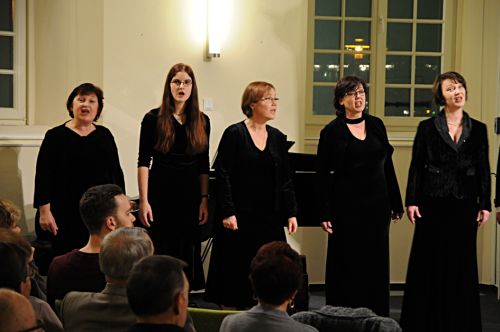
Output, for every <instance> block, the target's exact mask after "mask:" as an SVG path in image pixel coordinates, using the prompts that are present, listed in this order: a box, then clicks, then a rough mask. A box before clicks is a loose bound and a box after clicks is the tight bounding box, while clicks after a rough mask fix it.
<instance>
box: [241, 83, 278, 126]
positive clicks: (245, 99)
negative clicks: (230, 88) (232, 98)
mask: <svg viewBox="0 0 500 332" xmlns="http://www.w3.org/2000/svg"><path fill="white" fill-rule="evenodd" d="M270 90H276V89H275V88H274V85H272V84H271V83H268V82H264V81H255V82H252V83H250V84H248V85H247V87H246V88H245V91H244V92H243V96H242V97H241V110H242V111H243V114H245V115H246V116H247V118H251V117H252V114H253V111H252V107H251V105H252V104H253V103H256V102H258V101H259V100H260V99H261V98H262V97H264V94H265V93H266V92H268V91H270Z"/></svg>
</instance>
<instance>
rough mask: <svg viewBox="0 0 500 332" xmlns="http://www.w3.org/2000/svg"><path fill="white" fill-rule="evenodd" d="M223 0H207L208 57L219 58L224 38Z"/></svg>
mask: <svg viewBox="0 0 500 332" xmlns="http://www.w3.org/2000/svg"><path fill="white" fill-rule="evenodd" d="M222 12H223V11H222V8H221V0H207V58H208V59H211V58H219V57H220V50H221V39H222V19H223V18H222V17H221V16H222Z"/></svg>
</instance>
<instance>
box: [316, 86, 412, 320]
mask: <svg viewBox="0 0 500 332" xmlns="http://www.w3.org/2000/svg"><path fill="white" fill-rule="evenodd" d="M334 105H335V108H336V109H337V118H336V119H335V120H333V121H332V122H330V123H329V124H328V125H326V127H325V128H323V130H322V131H321V135H320V139H319V145H318V156H317V180H318V184H317V188H318V194H317V201H318V203H319V206H318V211H319V217H320V221H321V226H322V228H323V230H324V231H325V232H327V233H328V254H327V262H326V276H325V286H326V304H328V305H333V306H343V307H353V308H356V307H366V308H369V309H371V310H373V311H374V312H375V313H376V314H378V315H381V316H389V226H390V221H391V219H392V220H394V221H395V222H398V221H399V220H400V219H401V217H402V215H403V211H404V210H403V203H402V201H401V194H400V191H399V186H398V180H397V178H396V173H395V170H394V165H393V163H392V153H393V150H394V149H393V147H392V146H391V145H390V144H389V140H388V138H387V133H386V129H385V126H384V124H383V122H382V120H380V119H379V118H377V117H374V116H371V115H369V114H367V113H366V83H365V82H364V81H363V80H362V79H360V78H358V77H356V76H345V77H344V78H342V79H340V80H339V81H338V82H337V85H336V87H335V97H334Z"/></svg>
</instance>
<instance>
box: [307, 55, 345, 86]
mask: <svg viewBox="0 0 500 332" xmlns="http://www.w3.org/2000/svg"><path fill="white" fill-rule="evenodd" d="M313 70H314V82H337V81H338V80H339V71H340V55H338V54H315V55H314V68H313Z"/></svg>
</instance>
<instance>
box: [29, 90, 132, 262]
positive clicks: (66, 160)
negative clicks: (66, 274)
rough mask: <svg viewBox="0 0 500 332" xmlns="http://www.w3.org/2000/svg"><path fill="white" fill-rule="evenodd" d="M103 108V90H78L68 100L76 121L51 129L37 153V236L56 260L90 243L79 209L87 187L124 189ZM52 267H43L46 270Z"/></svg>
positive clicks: (116, 153)
mask: <svg viewBox="0 0 500 332" xmlns="http://www.w3.org/2000/svg"><path fill="white" fill-rule="evenodd" d="M103 106H104V105H103V93H102V90H101V89H100V88H99V87H97V86H95V85H93V84H92V83H84V84H81V85H79V86H77V87H76V88H75V89H73V91H72V92H71V94H70V95H69V97H68V100H67V101H66V108H67V110H68V113H69V116H70V117H71V120H69V121H67V122H65V123H64V124H62V125H59V126H57V127H54V128H52V129H50V130H49V131H47V133H46V134H45V138H44V139H43V142H42V146H41V147H40V152H39V153H38V159H37V164H36V175H35V198H34V207H35V208H37V209H38V212H37V217H36V228H37V235H38V236H39V237H40V238H42V239H48V240H49V241H50V242H51V243H52V249H53V254H54V256H58V255H62V254H65V253H67V252H69V251H71V250H73V249H75V248H81V247H83V246H84V245H85V244H86V243H87V241H88V237H89V233H88V231H87V228H86V227H85V225H84V224H83V221H82V220H81V218H80V211H79V202H80V198H81V197H82V195H83V193H84V192H85V191H86V190H87V189H89V188H90V187H93V186H95V185H99V184H106V183H113V184H117V185H119V186H120V187H121V188H122V189H124V188H125V181H124V178H123V172H122V169H121V166H120V160H119V158H118V149H117V147H116V143H115V140H114V138H113V135H112V134H111V132H110V131H109V129H107V128H105V127H103V126H99V125H97V124H96V121H97V120H98V119H99V116H100V115H101V112H102V109H103ZM47 267H48V266H47ZM47 267H43V266H40V268H41V269H42V270H43V271H45V269H46V268H47Z"/></svg>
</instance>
